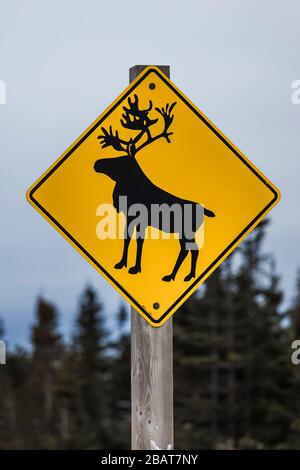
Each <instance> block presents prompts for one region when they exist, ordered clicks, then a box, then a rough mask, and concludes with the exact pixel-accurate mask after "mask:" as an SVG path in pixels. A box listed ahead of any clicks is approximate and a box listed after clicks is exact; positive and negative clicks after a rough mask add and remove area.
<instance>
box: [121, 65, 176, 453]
mask: <svg viewBox="0 0 300 470" xmlns="http://www.w3.org/2000/svg"><path fill="white" fill-rule="evenodd" d="M146 67H147V66H146V65H135V66H134V67H132V68H131V69H130V71H129V79H130V82H131V81H132V80H134V79H135V78H136V77H137V76H138V75H139V73H141V72H142V70H143V69H144V68H146ZM158 68H159V69H160V70H161V71H162V72H163V73H164V74H165V75H166V76H167V77H168V78H170V67H169V66H167V65H163V66H158ZM173 421H174V420H173V324H172V318H170V319H169V321H167V322H166V323H165V324H164V325H163V326H162V327H160V328H154V327H153V326H151V325H150V324H149V323H147V322H146V321H145V320H144V318H143V317H141V315H140V314H139V313H138V312H136V311H135V310H134V308H133V307H131V426H132V449H133V450H151V449H152V450H155V449H173V447H174V431H173Z"/></svg>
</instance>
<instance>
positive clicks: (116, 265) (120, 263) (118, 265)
mask: <svg viewBox="0 0 300 470" xmlns="http://www.w3.org/2000/svg"><path fill="white" fill-rule="evenodd" d="M126 266H127V265H126V263H125V262H124V261H122V260H121V261H119V262H118V263H117V264H115V269H122V268H126Z"/></svg>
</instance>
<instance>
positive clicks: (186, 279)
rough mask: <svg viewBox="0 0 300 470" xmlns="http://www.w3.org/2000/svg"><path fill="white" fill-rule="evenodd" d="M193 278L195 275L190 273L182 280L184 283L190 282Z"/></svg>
mask: <svg viewBox="0 0 300 470" xmlns="http://www.w3.org/2000/svg"><path fill="white" fill-rule="evenodd" d="M194 277H195V274H194V273H190V274H188V275H187V276H185V278H184V280H185V282H188V281H190V280H191V279H193V278H194Z"/></svg>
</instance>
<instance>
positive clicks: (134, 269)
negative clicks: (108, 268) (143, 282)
mask: <svg viewBox="0 0 300 470" xmlns="http://www.w3.org/2000/svg"><path fill="white" fill-rule="evenodd" d="M128 272H129V274H138V273H140V272H141V268H139V267H138V266H132V268H129V270H128Z"/></svg>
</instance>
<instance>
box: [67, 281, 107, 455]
mask: <svg viewBox="0 0 300 470" xmlns="http://www.w3.org/2000/svg"><path fill="white" fill-rule="evenodd" d="M102 313H103V308H102V304H101V303H100V302H99V300H98V298H97V294H96V292H95V291H94V290H93V289H92V287H87V288H86V289H85V290H84V292H83V294H82V296H81V299H80V307H79V314H78V317H77V321H76V332H75V336H74V340H73V354H74V355H75V357H76V366H75V373H76V376H77V380H76V408H77V429H79V430H80V436H79V440H78V445H80V447H84V448H95V449H99V448H100V449H101V448H104V449H105V448H106V447H107V446H109V429H110V428H109V409H108V404H107V402H108V394H107V389H108V384H107V382H108V380H109V374H108V372H109V371H108V357H107V351H106V349H107V344H106V339H107V332H106V330H105V326H104V318H103V315H102Z"/></svg>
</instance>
